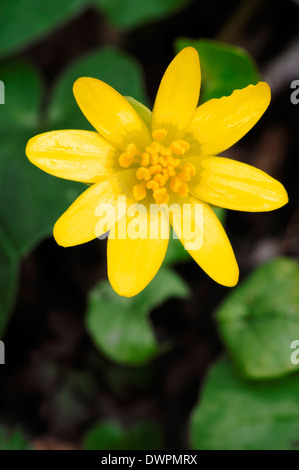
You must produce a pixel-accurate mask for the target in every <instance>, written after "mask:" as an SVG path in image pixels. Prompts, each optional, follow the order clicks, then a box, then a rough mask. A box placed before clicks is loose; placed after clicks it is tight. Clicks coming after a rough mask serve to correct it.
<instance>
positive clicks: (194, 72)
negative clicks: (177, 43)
mask: <svg viewBox="0 0 299 470" xmlns="http://www.w3.org/2000/svg"><path fill="white" fill-rule="evenodd" d="M199 90H200V65H199V58H198V53H197V51H196V50H195V49H194V48H193V47H186V48H185V49H183V50H182V51H181V52H180V53H179V54H177V56H176V57H175V58H174V59H173V61H172V62H171V63H170V65H169V66H168V68H167V70H166V72H165V74H164V76H163V78H162V81H161V84H160V87H159V90H158V93H157V97H156V101H155V105H154V109H153V117H152V132H153V131H155V130H157V129H165V130H166V131H167V132H168V135H167V140H168V142H171V141H172V140H174V139H180V138H181V137H182V136H183V135H184V131H185V129H186V127H187V126H188V124H189V123H190V121H191V119H192V117H193V115H194V112H195V109H196V106H197V103H198V98H199Z"/></svg>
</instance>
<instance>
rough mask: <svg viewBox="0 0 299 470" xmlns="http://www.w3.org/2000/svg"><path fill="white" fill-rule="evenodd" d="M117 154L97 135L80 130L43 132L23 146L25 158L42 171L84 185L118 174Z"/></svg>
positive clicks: (118, 152) (111, 146) (116, 151)
mask: <svg viewBox="0 0 299 470" xmlns="http://www.w3.org/2000/svg"><path fill="white" fill-rule="evenodd" d="M119 154H120V151H119V150H117V149H116V148H115V147H113V145H111V144H109V143H108V142H107V141H106V140H105V139H103V138H102V137H101V136H100V135H99V134H98V133H97V132H89V131H79V130H65V131H53V132H45V133H44V134H39V135H37V136H35V137H33V138H32V139H30V140H29V142H28V144H27V147H26V155H27V157H28V158H29V160H30V161H31V163H33V164H34V165H36V166H37V167H38V168H41V170H43V171H46V172H47V173H50V174H51V175H54V176H58V177H59V178H65V179H69V180H73V181H83V182H85V183H93V182H95V181H97V180H98V179H99V177H100V176H101V175H109V174H111V173H113V172H114V171H117V169H118V171H119V165H118V161H117V158H118V156H119Z"/></svg>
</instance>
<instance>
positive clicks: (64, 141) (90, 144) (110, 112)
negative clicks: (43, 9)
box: [26, 47, 288, 297]
mask: <svg viewBox="0 0 299 470" xmlns="http://www.w3.org/2000/svg"><path fill="white" fill-rule="evenodd" d="M199 90H200V64H199V58H198V54H197V52H196V50H195V49H193V48H192V47H187V48H185V49H183V50H182V51H181V52H180V53H179V54H178V55H177V56H176V57H175V58H174V60H173V61H172V62H171V64H170V65H169V67H168V68H167V70H166V72H165V74H164V76H163V78H162V81H161V84H160V87H159V90H158V94H157V97H156V101H155V105H154V108H153V111H152V112H151V111H150V110H148V109H147V108H146V107H145V106H143V105H142V104H140V103H138V102H137V101H135V100H134V99H132V98H127V99H126V98H124V97H123V96H121V95H120V94H119V93H118V92H117V91H115V90H114V89H113V88H111V87H110V86H109V85H107V84H105V83H104V82H102V81H100V80H96V79H93V78H86V77H83V78H79V79H78V80H77V81H76V82H75V84H74V95H75V98H76V100H77V103H78V105H79V107H80V108H81V110H82V112H83V113H84V115H85V116H86V118H87V119H88V120H89V121H90V123H91V124H92V125H93V126H94V128H95V129H96V131H97V132H89V131H83V130H62V131H53V132H47V133H44V134H40V135H38V136H35V137H33V138H32V139H30V141H29V142H28V145H27V148H26V153H27V156H28V158H29V160H30V161H31V162H32V163H34V164H35V165H36V166H38V167H39V168H41V169H42V170H44V171H46V172H48V173H50V174H52V175H55V176H58V177H60V178H66V179H70V180H74V181H82V182H85V183H87V184H89V185H90V187H89V188H88V189H87V190H86V191H85V192H84V193H83V194H82V195H81V196H80V197H79V198H78V199H77V200H76V201H75V202H74V203H73V204H72V205H71V206H70V208H69V209H68V210H67V211H66V212H65V213H64V214H63V215H62V216H61V217H60V219H59V220H58V221H57V222H56V224H55V227H54V237H55V239H56V241H57V243H58V244H59V245H62V246H73V245H78V244H80V243H85V242H88V241H89V240H92V239H94V238H95V237H96V236H99V235H101V234H100V233H98V232H97V229H96V226H97V223H98V221H99V215H98V212H97V208H98V206H99V205H100V204H110V205H111V206H112V207H116V206H117V204H118V197H119V196H126V198H127V204H128V205H130V204H133V203H137V202H141V203H143V204H144V205H145V206H146V207H148V206H149V204H158V205H163V204H167V205H170V204H171V203H176V204H179V205H180V206H182V205H183V204H189V205H190V206H189V207H190V208H191V209H190V211H189V215H190V214H191V220H192V222H193V224H194V226H195V229H196V230H197V235H198V237H202V246H201V247H200V248H198V249H196V250H190V254H191V256H192V257H193V258H194V260H195V261H196V262H197V263H198V264H199V266H201V268H202V269H203V270H204V271H205V272H206V273H207V274H208V275H209V276H210V277H211V278H212V279H214V280H215V281H216V282H218V283H220V284H223V285H225V286H234V285H235V284H236V283H237V282H238V277H239V270H238V265H237V262H236V259H235V256H234V252H233V250H232V247H231V245H230V242H229V240H228V238H227V235H226V233H225V231H224V229H223V227H222V225H221V223H220V222H219V220H218V218H217V217H216V215H215V213H214V212H213V209H212V207H211V205H210V204H212V205H213V206H218V207H225V208H228V209H233V210H242V211H270V210H273V209H277V208H279V207H281V206H283V205H284V204H286V203H287V201H288V196H287V193H286V191H285V189H284V187H283V186H282V185H281V184H280V183H279V182H278V181H276V180H274V179H273V178H271V177H270V176H268V175H267V174H265V173H264V172H262V171H260V170H258V169H255V168H253V167H252V166H249V165H246V164H244V163H239V162H236V161H234V160H230V159H227V158H222V157H216V156H215V155H217V154H219V153H220V152H222V151H224V150H226V149H228V148H229V147H231V146H232V145H233V144H235V143H236V142H237V141H238V140H239V139H241V138H242V137H243V136H244V135H245V134H246V133H247V132H248V131H249V130H250V129H251V128H252V127H253V126H254V125H255V124H256V122H257V121H258V120H259V119H260V117H261V116H262V114H263V113H264V112H265V110H266V109H267V107H268V105H269V102H270V88H269V86H268V85H267V84H266V83H263V82H260V83H258V84H257V85H255V86H253V85H249V86H248V87H246V88H244V89H242V90H236V91H234V93H233V94H232V95H231V96H228V97H223V98H221V99H212V100H210V101H208V102H206V103H204V104H203V105H201V106H199V107H197V103H198V98H199ZM197 204H202V206H201V207H202V219H201V221H200V223H198V220H197V219H195V217H194V214H193V211H192V209H193V208H194V207H195V206H196V205H197ZM176 215H177V216H175V215H174V214H173V215H172V217H170V222H171V223H172V225H173V228H174V231H175V232H176V233H177V234H179V233H181V238H180V239H181V242H182V243H183V245H186V242H187V240H186V238H185V237H184V232H183V231H181V230H180V229H181V223H183V221H182V220H180V213H177V214H176ZM119 217H120V216H119ZM124 217H127V219H128V220H132V214H131V215H128V214H125V215H124ZM144 217H145V218H146V219H147V218H148V215H145V216H144ZM156 217H161V218H163V214H162V215H161V214H160V215H159V214H157V215H156ZM192 217H193V219H192ZM120 222H121V220H120V218H119V220H118V221H116V224H115V220H114V221H113V218H112V219H111V221H110V222H109V221H108V223H107V226H106V230H107V231H108V230H112V232H113V233H114V237H111V236H110V237H109V239H108V249H107V257H108V277H109V280H110V283H111V285H112V287H113V288H114V289H115V291H116V292H118V293H119V294H120V295H124V296H127V297H130V296H133V295H136V294H138V293H139V292H140V291H142V290H143V289H144V288H145V287H146V286H147V284H148V283H149V282H150V281H151V280H152V278H153V277H154V276H155V274H156V273H157V271H158V270H159V268H160V266H161V264H162V261H163V259H164V256H165V253H166V250H167V245H168V238H167V237H166V239H165V238H163V237H157V238H156V239H154V238H150V237H146V238H143V239H142V238H139V239H138V238H137V239H132V238H130V237H128V236H127V235H125V236H123V237H120V236H116V235H115V234H116V233H117V225H118V224H120ZM144 222H145V223H146V222H147V220H144ZM167 224H168V222H167ZM167 226H168V227H169V225H167ZM112 232H110V233H112ZM188 251H189V250H188Z"/></svg>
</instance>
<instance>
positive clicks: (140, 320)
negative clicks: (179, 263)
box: [86, 269, 190, 365]
mask: <svg viewBox="0 0 299 470" xmlns="http://www.w3.org/2000/svg"><path fill="white" fill-rule="evenodd" d="M189 294H190V292H189V288H188V287H187V285H186V284H185V282H184V281H183V280H182V279H181V278H180V276H179V275H178V274H176V273H174V272H173V271H171V270H169V269H160V271H159V272H158V274H157V275H156V276H155V277H154V279H153V280H152V281H151V282H150V284H149V285H148V286H147V287H146V288H145V289H144V290H143V291H142V292H141V293H140V294H138V295H137V296H135V297H130V298H126V297H121V296H119V295H118V294H116V292H115V291H114V290H113V289H112V287H111V286H110V284H109V282H108V281H107V282H106V281H104V282H101V283H100V284H98V285H97V286H96V287H95V288H94V289H93V290H92V291H91V293H90V295H89V304H88V308H87V317H86V323H87V328H88V331H89V333H90V335H91V337H92V339H93V341H94V342H95V344H96V345H97V346H98V347H99V348H100V349H101V350H102V351H103V352H104V353H105V354H106V355H107V356H108V357H109V358H110V359H113V360H115V361H118V362H120V363H123V364H131V365H139V364H142V363H144V362H146V361H148V360H149V359H150V358H152V357H153V356H154V355H156V354H157V353H158V352H159V350H160V349H161V347H159V346H158V344H157V341H156V339H155V336H154V333H153V331H152V328H151V325H150V322H149V318H148V314H149V313H150V311H151V310H153V309H154V308H156V307H158V306H159V305H161V304H162V303H163V302H165V301H166V300H167V299H169V298H170V297H176V298H186V297H188V295H189ZM164 348H165V345H164Z"/></svg>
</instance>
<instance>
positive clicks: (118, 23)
mask: <svg viewBox="0 0 299 470" xmlns="http://www.w3.org/2000/svg"><path fill="white" fill-rule="evenodd" d="M189 2H190V0H142V1H141V2H138V1H136V0H63V1H61V0H51V1H50V2H40V1H39V0H14V1H13V2H12V1H11V0H1V2H0V57H4V56H7V55H9V54H12V53H13V52H17V51H18V50H19V49H24V47H26V46H28V45H29V44H31V43H32V42H33V41H37V40H38V39H40V38H43V37H44V36H45V35H46V34H49V33H50V32H51V31H52V30H54V29H55V28H58V27H59V26H61V25H63V24H65V23H66V22H67V21H69V20H70V19H71V18H73V17H74V16H75V15H78V14H79V13H80V12H82V11H83V10H84V9H86V8H90V7H94V8H98V9H99V12H103V13H104V14H105V15H107V18H108V20H109V22H110V23H111V24H112V25H114V26H115V27H116V28H118V29H130V28H137V27H140V26H142V25H143V24H145V23H147V22H148V21H153V20H158V19H159V18H161V17H164V16H166V15H168V14H170V13H172V12H174V11H177V10H178V9H180V8H183V7H184V6H185V5H187V4H188V3H189Z"/></svg>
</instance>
